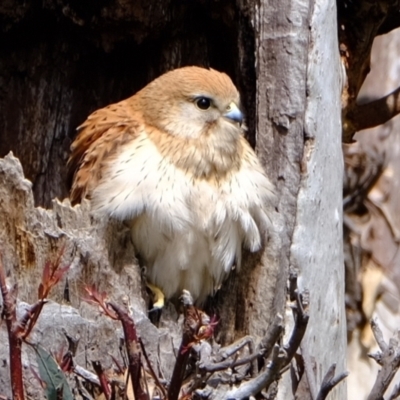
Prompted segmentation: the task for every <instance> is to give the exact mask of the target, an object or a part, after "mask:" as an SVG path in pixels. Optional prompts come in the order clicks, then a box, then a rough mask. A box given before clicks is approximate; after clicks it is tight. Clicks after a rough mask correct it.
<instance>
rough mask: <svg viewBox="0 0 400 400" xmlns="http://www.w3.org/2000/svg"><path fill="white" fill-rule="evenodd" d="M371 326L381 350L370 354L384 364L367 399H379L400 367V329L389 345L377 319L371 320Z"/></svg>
mask: <svg viewBox="0 0 400 400" xmlns="http://www.w3.org/2000/svg"><path fill="white" fill-rule="evenodd" d="M371 327H372V332H373V333H374V336H375V339H376V341H377V343H378V345H379V347H380V349H381V351H378V352H377V353H375V354H369V356H370V357H371V358H374V359H375V360H376V361H377V362H378V363H379V364H380V365H382V368H381V369H380V371H379V372H378V375H377V377H376V380H375V383H374V386H373V388H372V390H371V393H370V394H369V396H368V398H367V400H377V399H382V398H383V395H384V394H385V392H386V390H387V388H388V387H389V385H390V383H391V381H392V380H393V377H394V376H395V374H396V372H397V371H398V369H399V367H400V331H397V332H396V333H395V335H394V336H393V337H392V338H391V339H390V340H389V345H387V344H386V343H385V342H384V341H383V335H382V331H381V330H380V329H379V326H378V325H377V323H376V321H374V320H372V321H371ZM382 349H384V350H382Z"/></svg>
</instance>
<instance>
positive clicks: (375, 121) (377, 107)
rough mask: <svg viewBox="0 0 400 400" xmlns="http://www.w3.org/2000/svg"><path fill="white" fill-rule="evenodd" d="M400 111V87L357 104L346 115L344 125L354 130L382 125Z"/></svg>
mask: <svg viewBox="0 0 400 400" xmlns="http://www.w3.org/2000/svg"><path fill="white" fill-rule="evenodd" d="M399 113H400V87H398V88H397V89H396V90H395V91H393V92H392V93H390V94H388V95H387V96H385V97H382V98H380V99H378V100H374V101H371V102H369V103H366V104H361V105H355V106H354V107H353V108H352V109H351V110H350V111H349V113H348V114H347V116H346V123H345V124H344V126H345V127H346V126H347V127H348V129H349V130H353V131H354V132H358V131H361V130H363V129H368V128H373V127H375V126H378V125H382V124H384V123H385V122H387V121H389V120H390V119H392V118H393V117H395V116H396V115H397V114H399Z"/></svg>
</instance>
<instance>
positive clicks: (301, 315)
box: [227, 288, 309, 399]
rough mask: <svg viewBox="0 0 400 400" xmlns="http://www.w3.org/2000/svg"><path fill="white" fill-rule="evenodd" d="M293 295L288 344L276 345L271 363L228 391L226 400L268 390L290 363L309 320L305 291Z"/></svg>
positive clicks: (296, 291) (294, 290) (295, 292)
mask: <svg viewBox="0 0 400 400" xmlns="http://www.w3.org/2000/svg"><path fill="white" fill-rule="evenodd" d="M293 295H294V297H295V299H296V307H294V308H293V313H294V316H295V325H294V328H293V331H292V334H291V336H290V339H289V341H288V343H287V344H286V345H284V346H283V347H280V346H279V345H277V344H276V345H275V346H274V347H273V350H272V356H271V361H270V362H269V363H268V364H267V366H266V367H265V369H264V371H262V372H261V373H260V374H259V375H258V376H256V377H255V378H253V379H251V380H249V381H247V382H244V383H242V384H241V385H240V386H239V387H237V388H234V389H232V390H230V391H229V392H228V393H227V398H233V399H242V398H246V397H249V396H254V395H256V394H257V393H259V392H260V391H261V390H262V389H268V387H269V386H270V385H271V383H272V382H274V380H276V379H277V378H278V377H279V376H280V374H281V373H282V371H283V370H284V369H285V368H286V367H287V366H288V365H289V363H290V362H291V360H292V358H293V357H294V355H295V353H296V351H297V349H298V348H299V346H300V343H301V341H302V339H303V337H304V334H305V331H306V328H307V324H308V320H309V315H308V292H307V291H305V292H304V294H300V293H299V292H298V289H297V288H294V289H293Z"/></svg>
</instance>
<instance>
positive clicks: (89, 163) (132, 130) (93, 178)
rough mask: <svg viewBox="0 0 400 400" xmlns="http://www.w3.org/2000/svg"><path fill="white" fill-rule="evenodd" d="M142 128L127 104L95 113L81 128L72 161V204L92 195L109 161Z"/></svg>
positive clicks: (72, 148) (70, 161) (69, 164)
mask: <svg viewBox="0 0 400 400" xmlns="http://www.w3.org/2000/svg"><path fill="white" fill-rule="evenodd" d="M138 126H139V122H138V121H135V119H134V118H133V116H132V113H130V112H129V108H128V107H127V105H126V104H125V102H121V103H117V104H112V105H110V106H108V107H105V108H102V109H100V110H97V111H95V112H94V113H93V114H91V115H90V116H89V117H88V119H87V120H86V121H85V122H84V123H83V124H82V125H81V126H80V127H79V128H78V132H79V133H78V136H77V138H76V139H75V141H74V142H73V143H72V146H71V156H70V158H69V160H68V169H69V180H70V182H72V188H71V196H70V198H71V202H72V204H75V203H77V202H79V201H81V200H82V199H83V198H85V197H87V196H90V193H91V191H92V190H93V189H94V188H95V187H96V186H97V184H98V183H99V180H100V179H101V177H102V173H103V169H104V165H105V162H106V161H107V160H109V158H110V157H112V156H114V155H115V152H116V150H117V149H118V148H119V147H120V146H123V145H124V144H126V143H128V142H130V141H132V140H133V139H134V138H135V137H137V131H138Z"/></svg>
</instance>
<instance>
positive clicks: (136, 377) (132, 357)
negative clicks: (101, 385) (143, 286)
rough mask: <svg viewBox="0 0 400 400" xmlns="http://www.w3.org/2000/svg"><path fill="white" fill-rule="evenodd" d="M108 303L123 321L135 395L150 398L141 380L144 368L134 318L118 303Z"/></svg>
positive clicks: (139, 399) (137, 397)
mask: <svg viewBox="0 0 400 400" xmlns="http://www.w3.org/2000/svg"><path fill="white" fill-rule="evenodd" d="M106 305H107V306H109V307H111V309H112V310H113V311H114V312H115V314H116V315H117V317H118V319H119V320H120V321H121V323H122V328H123V330H124V337H125V344H126V351H127V353H128V360H129V366H128V368H129V374H130V376H131V379H132V386H133V393H134V395H135V399H136V400H148V399H149V397H148V395H147V394H146V392H145V391H144V390H143V388H142V385H141V381H140V374H141V370H142V361H141V352H140V345H139V339H138V335H137V332H136V327H135V324H134V322H133V319H132V318H131V317H130V315H129V314H128V313H127V312H126V311H125V310H124V309H123V308H121V307H120V306H119V305H118V304H115V303H113V302H109V303H106Z"/></svg>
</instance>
